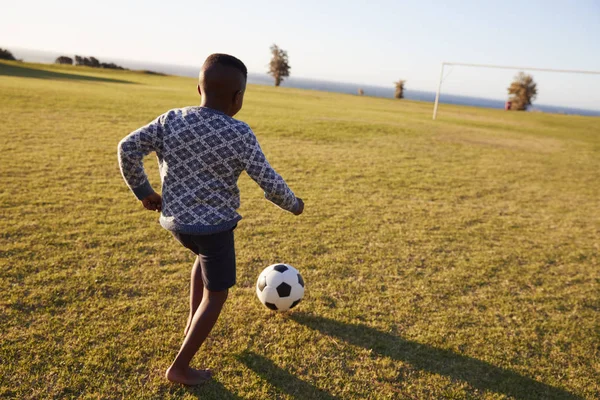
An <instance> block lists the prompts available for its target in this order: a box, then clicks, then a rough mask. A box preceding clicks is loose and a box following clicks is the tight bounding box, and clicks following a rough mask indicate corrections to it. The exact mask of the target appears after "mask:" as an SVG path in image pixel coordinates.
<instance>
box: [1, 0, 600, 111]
mask: <svg viewBox="0 0 600 400" xmlns="http://www.w3.org/2000/svg"><path fill="white" fill-rule="evenodd" d="M0 5H1V8H0V9H1V10H2V23H1V24H0V38H1V39H0V47H4V48H9V49H10V48H11V47H16V48H26V49H34V50H46V51H57V52H62V53H66V54H73V53H77V54H81V55H93V56H96V57H98V58H100V59H102V57H105V58H121V59H130V60H139V61H152V62H159V63H166V64H181V65H190V66H200V65H201V64H202V62H203V61H204V59H205V58H206V56H207V55H209V54H210V53H213V52H225V53H230V54H233V55H235V56H237V57H239V58H241V59H242V60H243V61H244V62H245V63H246V65H247V66H248V69H249V70H250V71H252V72H265V70H266V64H267V63H268V61H269V46H270V45H271V44H272V43H277V44H278V45H279V46H280V47H281V48H283V49H285V50H287V51H288V53H289V58H290V64H291V66H292V70H291V72H292V74H293V75H294V76H297V77H303V78H315V79H325V80H336V81H346V82H354V83H357V84H365V85H366V84H374V85H383V86H388V85H392V82H393V81H395V80H398V79H406V80H407V90H410V89H418V90H429V91H434V90H435V89H436V87H437V80H438V78H439V74H440V63H441V62H442V61H455V62H470V63H481V64H502V65H517V66H531V67H542V68H561V69H583V70H596V71H600V0H570V1H567V0H565V1H554V0H544V1H542V0H521V1H516V0H506V1H502V0H496V1H487V0H480V1H475V0H447V1H441V0H438V1H434V0H419V1H416V0H415V1H401V0H385V1H383V0H382V1H357V0H347V1H341V0H320V1H316V0H303V1H285V0H280V1H267V0H256V1H244V0H228V1H216V0H215V1H200V0H196V1H189V0H181V1H157V0H145V1H133V0H119V1H117V0H104V1H96V2H93V3H92V2H86V1H81V0H79V1H75V0H55V1H38V0H21V1H14V0H11V1H7V0H0ZM449 71H450V70H449ZM516 72H517V71H495V70H481V69H473V68H459V67H454V68H453V69H452V71H451V72H450V74H449V75H448V77H447V78H446V80H445V81H444V86H443V90H444V91H445V92H447V93H454V94H465V95H475V96H483V97H489V98H504V97H505V96H506V87H507V86H508V85H509V84H510V81H511V79H512V77H513V76H514V75H515V73H516ZM532 74H533V76H534V79H535V80H536V81H537V82H538V85H539V96H538V102H539V103H543V104H560V105H565V106H567V105H568V106H572V107H584V108H590V109H600V75H587V76H579V75H564V74H548V73H539V72H538V73H532Z"/></svg>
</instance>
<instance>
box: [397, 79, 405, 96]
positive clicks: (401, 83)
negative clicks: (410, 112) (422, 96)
mask: <svg viewBox="0 0 600 400" xmlns="http://www.w3.org/2000/svg"><path fill="white" fill-rule="evenodd" d="M405 83H406V81H405V80H402V79H401V80H399V81H398V82H394V84H395V85H396V93H395V94H394V97H395V98H397V99H403V98H404V84H405Z"/></svg>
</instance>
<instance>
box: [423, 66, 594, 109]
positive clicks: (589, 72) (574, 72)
mask: <svg viewBox="0 0 600 400" xmlns="http://www.w3.org/2000/svg"><path fill="white" fill-rule="evenodd" d="M446 65H458V66H461V67H479V68H499V69H517V70H521V71H544V72H562V73H567V74H592V75H600V71H582V70H576V69H554V68H533V67H513V66H507V65H489V64H468V63H455V62H447V61H444V62H442V72H441V73H440V81H439V83H438V88H437V92H436V94H435V103H433V119H434V120H435V118H436V117H437V110H438V104H439V101H440V91H441V90H442V81H443V80H444V67H445V66H446Z"/></svg>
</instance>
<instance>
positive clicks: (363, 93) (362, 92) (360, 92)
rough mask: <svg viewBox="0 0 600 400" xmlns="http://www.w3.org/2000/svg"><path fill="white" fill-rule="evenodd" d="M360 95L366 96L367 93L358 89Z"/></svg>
mask: <svg viewBox="0 0 600 400" xmlns="http://www.w3.org/2000/svg"><path fill="white" fill-rule="evenodd" d="M358 95H359V96H364V95H365V91H364V90H362V88H360V89H358Z"/></svg>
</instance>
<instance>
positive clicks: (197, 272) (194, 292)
mask: <svg viewBox="0 0 600 400" xmlns="http://www.w3.org/2000/svg"><path fill="white" fill-rule="evenodd" d="M203 293H204V283H203V282H202V265H201V257H200V256H198V257H196V261H195V262H194V266H193V267H192V274H191V277H190V315H188V319H187V323H186V324H185V332H184V335H187V333H188V331H189V330H190V325H191V323H192V318H194V314H195V313H196V310H197V309H198V306H199V305H200V302H202V296H203Z"/></svg>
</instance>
